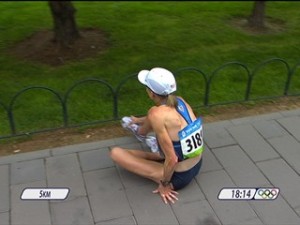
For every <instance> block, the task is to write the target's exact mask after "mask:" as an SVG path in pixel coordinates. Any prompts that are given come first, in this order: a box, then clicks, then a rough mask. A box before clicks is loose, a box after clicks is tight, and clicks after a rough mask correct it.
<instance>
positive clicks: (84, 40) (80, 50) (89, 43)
mask: <svg viewBox="0 0 300 225" xmlns="http://www.w3.org/2000/svg"><path fill="white" fill-rule="evenodd" d="M53 36H54V34H53V31H50V30H41V31H38V32H36V33H34V34H32V35H31V36H29V37H27V38H26V39H24V40H22V41H21V42H19V43H16V44H15V46H13V47H12V48H11V49H9V50H8V54H10V55H12V56H14V57H16V58H18V59H21V60H26V61H31V62H36V63H42V64H47V65H50V66H61V65H64V64H65V63H67V62H76V61H77V62H78V61H80V60H83V59H87V58H91V57H93V56H96V55H98V54H103V53H104V52H105V50H106V49H107V48H108V47H109V41H108V40H109V37H108V34H106V33H105V32H103V31H102V30H100V29H95V28H86V29H82V30H80V36H81V37H80V38H79V39H78V40H76V41H75V42H74V43H73V44H72V45H71V46H70V47H68V48H61V47H60V46H59V45H58V44H57V43H55V42H54V41H53Z"/></svg>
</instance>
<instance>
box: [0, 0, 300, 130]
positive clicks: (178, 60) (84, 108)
mask: <svg viewBox="0 0 300 225" xmlns="http://www.w3.org/2000/svg"><path fill="white" fill-rule="evenodd" d="M73 4H74V6H75V8H76V9H77V14H76V21H77V24H78V26H79V27H80V28H85V27H95V28H100V29H102V30H103V31H105V32H106V33H108V34H109V36H110V40H109V41H110V45H111V46H110V48H109V49H108V50H107V51H106V53H105V54H103V55H99V56H98V57H93V58H91V59H87V60H84V61H82V62H79V63H68V64H66V65H64V66H61V67H57V68H51V67H50V66H46V65H41V64H35V63H32V62H25V61H21V60H17V59H15V58H12V57H10V56H8V55H7V54H6V51H7V49H9V47H11V46H13V45H14V44H15V43H17V42H19V41H21V40H23V39H24V38H26V37H28V36H30V35H32V34H33V33H34V32H36V31H38V30H43V29H52V26H53V25H52V17H51V14H50V9H49V7H48V4H47V2H30V1H29V2H18V3H15V2H1V3H0V10H1V14H0V31H1V32H0V78H1V79H0V121H1V123H0V136H2V135H7V134H9V133H10V130H9V121H8V120H7V115H6V113H5V111H4V110H3V107H1V103H2V104H4V105H5V106H7V107H8V105H9V104H10V101H11V99H12V98H13V96H14V95H15V94H16V93H17V92H18V91H20V90H22V89H23V88H26V87H28V86H46V87H49V88H51V89H53V90H55V91H56V92H58V93H59V94H60V95H61V96H63V95H64V94H65V93H66V92H67V90H68V89H69V88H70V87H71V86H72V85H73V84H75V83H76V82H78V81H80V80H83V79H87V78H90V77H93V78H97V79H101V80H104V81H106V82H108V83H109V84H110V85H111V86H112V87H113V88H116V87H117V85H118V84H119V83H120V81H121V80H122V79H124V78H125V77H127V76H129V75H131V74H134V73H137V72H138V71H139V70H141V69H145V68H149V69H150V68H152V67H156V66H161V67H166V68H168V69H170V70H171V71H174V72H175V71H177V70H179V69H180V68H183V67H196V68H198V69H200V70H201V71H203V72H204V73H205V74H207V76H210V75H211V74H212V73H213V71H215V70H216V69H217V68H218V67H220V66H221V65H223V64H225V63H227V62H232V61H238V62H241V63H243V64H245V65H246V66H247V67H248V68H249V70H251V71H253V70H254V68H255V67H256V66H257V65H259V64H260V63H261V62H263V61H265V60H267V59H270V58H274V57H278V58H282V59H284V60H285V61H286V62H287V63H288V64H289V65H290V66H291V67H293V66H294V65H296V63H298V62H299V55H300V54H299V53H300V48H299V46H300V42H299V36H300V26H299V21H300V14H299V10H300V3H299V2H284V1H282V2H267V6H266V7H267V8H266V13H267V15H268V16H270V17H272V18H273V19H277V20H279V19H280V20H282V21H283V22H284V26H285V29H284V31H283V32H278V33H273V34H263V35H254V34H247V33H245V32H243V31H241V30H240V29H238V28H235V27H233V26H231V25H230V20H231V19H232V18H233V17H238V16H240V17H241V16H242V17H246V16H248V15H249V14H250V13H251V10H252V6H253V2H215V1H213V2H209V1H205V2H178V1H177V2H111V1H110V2H97V1H96V2H95V1H91V2H85V1H78V2H76V1H75V2H73ZM285 76H286V70H285V68H284V66H283V65H282V64H280V63H279V64H278V63H276V64H275V63H270V64H268V65H266V66H264V67H263V68H261V69H259V70H258V72H257V74H256V75H255V77H254V79H253V89H252V91H251V97H253V98H256V97H260V96H269V95H281V94H282V92H283V91H282V89H283V87H284V84H283V83H284V78H285ZM246 79H247V74H246V73H245V71H244V70H243V69H242V68H240V67H237V66H228V67H226V68H224V70H222V71H219V73H218V74H216V79H213V80H212V86H211V93H210V98H209V103H212V104H214V103H219V102H224V101H231V100H236V101H238V100H242V99H243V98H244V91H245V88H246V84H245V82H246ZM292 81H293V82H292V83H291V93H299V91H300V72H299V69H297V70H296V73H295V76H294V77H293V79H292ZM204 88H205V85H204V80H203V78H201V76H200V74H199V73H197V72H195V71H189V72H182V74H179V75H178V94H179V95H183V96H184V97H186V98H187V99H188V100H189V101H190V102H191V103H192V105H194V106H195V105H201V104H203V99H204ZM150 105H151V102H150V101H149V99H148V98H147V96H146V93H145V91H144V88H143V87H141V86H140V85H139V83H138V82H137V81H136V80H132V82H128V83H126V84H125V85H124V86H123V88H122V90H121V92H120V96H119V116H122V115H128V114H144V113H146V109H147V107H149V106H150ZM13 112H14V115H15V120H16V128H17V131H18V132H26V131H32V130H36V129H42V128H49V127H58V126H62V122H63V120H62V116H61V115H62V109H61V106H60V104H59V102H58V100H57V98H56V97H55V96H54V95H53V94H51V93H50V92H46V91H38V90H31V91H30V92H28V93H25V94H24V95H22V96H20V98H18V99H17V100H16V102H15V105H14V111H13ZM68 113H69V123H70V124H71V125H74V124H76V123H79V122H89V121H96V120H106V119H111V118H112V116H113V109H112V97H111V94H110V92H109V91H108V90H107V88H105V87H104V86H102V85H100V84H95V83H89V82H88V83H85V84H83V85H82V86H78V87H76V88H75V89H74V92H72V93H71V94H70V98H69V99H68Z"/></svg>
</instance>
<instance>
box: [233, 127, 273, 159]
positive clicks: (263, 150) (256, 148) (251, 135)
mask: <svg viewBox="0 0 300 225" xmlns="http://www.w3.org/2000/svg"><path fill="white" fill-rule="evenodd" d="M228 130H229V132H230V133H231V134H232V136H233V137H234V138H235V140H237V142H238V144H239V145H240V146H241V147H242V149H243V150H244V151H245V152H246V153H247V154H248V155H249V156H250V158H251V159H252V160H253V161H254V162H257V161H262V160H267V159H273V158H277V157H279V155H278V154H277V153H276V151H274V149H273V148H272V147H271V146H270V145H269V144H268V143H267V142H266V141H265V140H264V139H263V138H262V136H261V135H259V134H258V132H257V131H256V130H255V129H254V128H253V127H252V126H251V125H240V126H235V127H230V128H228Z"/></svg>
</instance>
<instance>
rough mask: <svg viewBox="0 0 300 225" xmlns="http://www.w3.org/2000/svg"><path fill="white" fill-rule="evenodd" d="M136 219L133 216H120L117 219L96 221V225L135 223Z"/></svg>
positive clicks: (130, 224)
mask: <svg viewBox="0 0 300 225" xmlns="http://www.w3.org/2000/svg"><path fill="white" fill-rule="evenodd" d="M136 224H137V223H136V221H135V219H134V217H133V216H130V217H121V218H117V219H112V220H107V221H102V222H99V223H96V225H136Z"/></svg>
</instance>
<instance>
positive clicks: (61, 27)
mask: <svg viewBox="0 0 300 225" xmlns="http://www.w3.org/2000/svg"><path fill="white" fill-rule="evenodd" d="M48 3H49V6H50V9H51V13H52V17H53V22H54V41H55V42H57V43H58V44H59V45H60V46H61V47H70V45H72V43H73V42H74V41H75V40H76V39H78V38H79V37H80V34H79V31H78V29H77V25H76V21H75V17H74V14H75V12H76V9H75V8H74V7H73V4H72V3H71V1H48Z"/></svg>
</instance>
